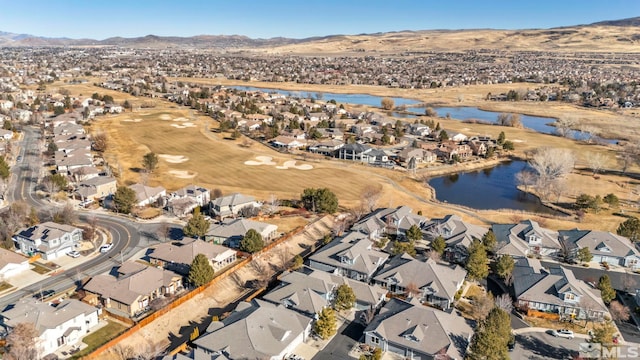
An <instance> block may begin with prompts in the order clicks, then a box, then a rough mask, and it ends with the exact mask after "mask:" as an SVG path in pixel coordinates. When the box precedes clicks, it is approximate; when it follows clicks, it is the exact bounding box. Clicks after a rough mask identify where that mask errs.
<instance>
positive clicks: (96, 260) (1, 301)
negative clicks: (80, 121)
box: [0, 127, 154, 311]
mask: <svg viewBox="0 0 640 360" xmlns="http://www.w3.org/2000/svg"><path fill="white" fill-rule="evenodd" d="M23 134H24V138H23V140H22V144H21V149H20V154H21V156H22V162H20V163H17V164H16V165H15V167H14V168H13V169H12V170H13V171H12V172H13V177H12V181H11V182H10V188H9V189H8V191H7V200H9V201H10V202H13V201H17V200H23V201H25V202H26V203H27V204H28V205H29V206H32V207H35V208H38V209H45V210H46V209H48V210H53V211H55V208H54V207H53V206H52V205H51V204H47V203H44V202H42V201H41V200H40V199H38V198H37V197H36V196H34V194H35V187H36V185H37V182H38V178H39V175H40V174H39V172H40V168H41V160H40V156H39V154H40V149H39V144H38V141H39V140H38V139H39V137H40V133H39V131H38V130H37V129H34V128H31V127H25V128H24V132H23ZM77 214H78V217H79V218H80V220H86V218H87V217H88V216H95V217H96V219H97V220H98V226H100V227H102V228H104V229H107V230H108V231H109V232H110V233H111V239H112V242H113V244H114V246H113V248H112V249H111V250H110V251H109V252H108V253H98V254H97V255H96V256H94V257H93V258H91V259H90V260H87V261H86V262H84V263H82V264H80V265H78V266H76V267H73V268H71V269H68V270H66V271H64V272H62V273H59V274H57V275H54V276H51V277H49V278H46V279H44V280H41V281H39V282H37V283H35V284H32V285H29V286H26V287H24V288H22V289H20V290H17V291H15V292H12V293H11V294H9V295H6V296H3V297H2V298H0V311H1V310H2V309H4V308H6V306H7V305H9V304H12V303H15V302H16V301H17V300H18V299H20V298H22V297H24V296H30V295H32V294H34V293H36V292H38V291H40V290H43V289H44V290H48V289H53V290H55V291H61V290H66V289H69V288H71V287H72V286H77V285H78V281H79V280H80V279H82V278H84V277H87V276H95V275H97V274H100V273H104V272H108V271H110V270H111V269H112V268H113V267H114V266H116V265H119V264H120V263H121V261H122V260H127V259H128V258H130V257H131V256H133V255H134V254H135V253H136V252H137V251H138V250H140V249H142V247H143V246H146V245H148V242H149V239H147V238H144V239H141V236H140V234H141V233H143V234H144V233H153V231H154V229H153V225H141V224H137V223H134V222H132V221H130V220H128V219H126V218H122V217H118V216H113V215H106V214H90V215H89V214H88V213H84V212H77ZM141 240H142V241H141Z"/></svg>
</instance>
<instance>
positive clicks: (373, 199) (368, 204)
mask: <svg viewBox="0 0 640 360" xmlns="http://www.w3.org/2000/svg"><path fill="white" fill-rule="evenodd" d="M380 196H382V187H381V186H373V185H368V186H367V187H365V188H364V189H363V190H362V193H361V194H360V202H361V205H362V208H363V209H364V210H365V211H366V212H367V213H370V212H372V211H373V210H374V209H375V208H376V207H377V204H378V200H380Z"/></svg>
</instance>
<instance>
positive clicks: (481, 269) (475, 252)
mask: <svg viewBox="0 0 640 360" xmlns="http://www.w3.org/2000/svg"><path fill="white" fill-rule="evenodd" d="M487 261H488V258H487V251H486V250H485V248H484V245H482V243H481V242H480V240H477V239H476V240H474V241H473V243H472V244H471V246H469V258H468V259H467V266H466V269H467V276H468V277H469V279H471V280H480V279H484V278H486V277H487V275H489V265H487Z"/></svg>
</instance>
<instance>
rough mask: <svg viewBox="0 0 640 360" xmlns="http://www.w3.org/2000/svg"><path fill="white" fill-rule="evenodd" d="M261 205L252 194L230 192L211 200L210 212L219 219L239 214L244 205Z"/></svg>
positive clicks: (254, 206) (257, 206)
mask: <svg viewBox="0 0 640 360" xmlns="http://www.w3.org/2000/svg"><path fill="white" fill-rule="evenodd" d="M260 206H262V204H260V203H259V202H257V201H256V199H255V198H254V197H253V196H248V195H243V194H238V193H235V194H231V195H227V196H222V197H219V198H217V199H213V200H211V213H212V215H213V216H216V217H218V218H219V219H224V218H227V217H236V216H238V215H241V211H242V209H244V208H246V207H251V208H259V207H260Z"/></svg>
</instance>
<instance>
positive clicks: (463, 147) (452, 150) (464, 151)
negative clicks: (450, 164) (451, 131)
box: [436, 141, 473, 161]
mask: <svg viewBox="0 0 640 360" xmlns="http://www.w3.org/2000/svg"><path fill="white" fill-rule="evenodd" d="M436 154H437V155H438V156H439V157H441V158H442V159H443V160H444V161H452V160H453V159H454V157H456V156H457V157H458V158H459V159H460V160H464V159H468V158H470V157H471V155H473V151H472V150H471V147H469V145H467V144H460V143H457V142H455V141H444V142H442V143H440V144H439V145H438V147H437V149H436Z"/></svg>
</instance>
